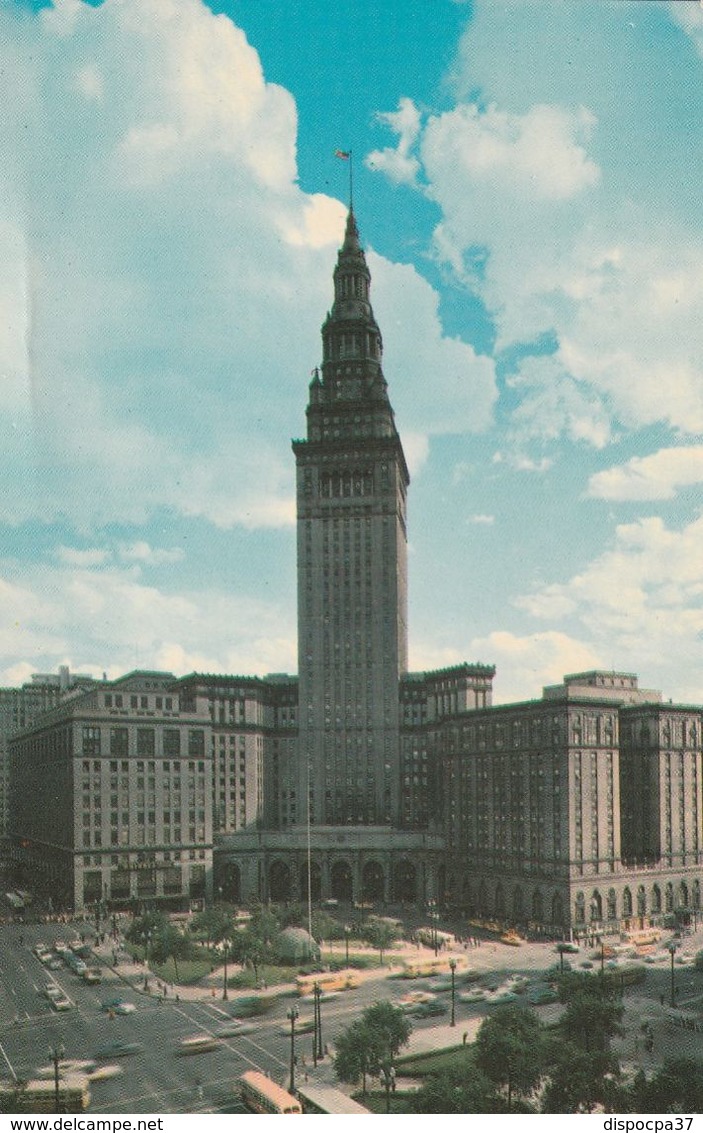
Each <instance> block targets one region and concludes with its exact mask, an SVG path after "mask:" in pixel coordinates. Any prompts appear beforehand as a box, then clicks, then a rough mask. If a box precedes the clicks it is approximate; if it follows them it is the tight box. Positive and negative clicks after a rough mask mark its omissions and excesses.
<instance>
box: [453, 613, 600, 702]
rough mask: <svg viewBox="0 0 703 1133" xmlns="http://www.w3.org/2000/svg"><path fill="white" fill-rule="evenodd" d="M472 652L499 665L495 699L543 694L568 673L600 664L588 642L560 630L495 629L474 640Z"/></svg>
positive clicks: (592, 667) (495, 700)
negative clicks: (531, 631) (524, 633)
mask: <svg viewBox="0 0 703 1133" xmlns="http://www.w3.org/2000/svg"><path fill="white" fill-rule="evenodd" d="M471 647H472V651H473V652H472V655H474V654H475V655H477V656H481V657H489V658H490V659H491V662H492V663H493V664H495V666H496V676H495V678H494V681H493V689H494V703H496V704H508V703H510V702H511V701H513V700H516V699H523V700H524V699H526V698H528V697H529V698H535V697H540V696H541V694H542V688H543V687H544V686H545V685H549V684H560V683H561V681H562V678H563V676H564V674H565V673H574V672H581V671H587V670H589V669H595V668H599V667H600V666H601V660H600V655H599V654H598V653H597V652H596V651H595V650H594V649H593V648H592V647H591V646H589V645H587V644H584V643H583V642H582V641H579V640H577V639H575V638H573V637H570V636H569V635H568V634H565V633H562V632H558V631H551V630H550V631H547V632H544V633H533V634H528V635H525V636H520V635H518V634H515V633H511V632H510V631H507V630H496V631H495V632H493V633H490V634H488V636H487V637H484V638H478V639H475V640H474V641H472V642H471Z"/></svg>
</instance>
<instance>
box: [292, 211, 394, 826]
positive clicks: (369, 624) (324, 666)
mask: <svg viewBox="0 0 703 1133" xmlns="http://www.w3.org/2000/svg"><path fill="white" fill-rule="evenodd" d="M370 282H371V281H370V274H369V269H368V267H367V264H366V258H365V256H364V253H363V251H362V249H361V246H360V243H359V234H358V231H357V226H356V221H355V218H354V214H353V212H351V211H350V213H349V216H348V219H347V227H346V233H345V237H344V244H343V246H342V248H341V249H340V252H339V258H338V262H337V266H336V268H335V271H334V303H333V306H332V309H331V311H330V313H329V314H328V316H327V318H326V320H325V323H324V326H323V328H322V345H323V360H322V367H321V371H320V370H316V371H315V375H314V377H313V380H312V382H311V384H310V400H309V403H308V407H307V438H306V439H305V440H300V441H295V442H294V444H293V451H294V453H295V459H296V468H297V521H298V677H299V688H300V700H299V744H298V752H297V775H296V777H295V797H294V798H293V799H290V800H289V807H288V817H289V819H290V818H292V817H294V816H295V817H296V818H297V820H298V822H300V821H307V819H308V817H309V818H310V821H311V822H312V823H313V824H315V823H321V824H323V825H332V826H339V825H348V824H354V825H372V826H373V825H378V824H384V825H388V824H396V825H397V823H398V820H399V815H400V800H399V701H398V681H399V678H400V677H401V675H402V674H403V673H405V671H406V669H407V655H408V643H407V637H408V630H407V520H406V507H407V489H408V483H409V476H408V470H407V466H406V463H405V457H404V455H403V448H402V445H401V443H400V437H399V436H398V432H397V430H396V427H395V422H394V419H393V410H392V408H391V404H390V401H389V398H388V389H387V385H386V381H385V379H384V376H383V370H382V365H381V359H382V342H381V334H380V331H379V329H378V326H377V324H376V320H375V319H374V315H373V310H372V308H371V303H370V301H369V287H370ZM308 808H309V816H308Z"/></svg>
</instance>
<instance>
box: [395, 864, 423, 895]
mask: <svg viewBox="0 0 703 1133" xmlns="http://www.w3.org/2000/svg"><path fill="white" fill-rule="evenodd" d="M393 897H394V900H396V901H402V902H404V903H406V904H412V903H413V902H414V901H416V900H417V874H416V872H415V866H414V865H413V863H412V862H411V861H409V860H408V859H407V858H403V859H402V861H399V862H398V863H397V865H396V867H395V871H394V876H393Z"/></svg>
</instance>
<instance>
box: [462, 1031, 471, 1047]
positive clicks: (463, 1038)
mask: <svg viewBox="0 0 703 1133" xmlns="http://www.w3.org/2000/svg"><path fill="white" fill-rule="evenodd" d="M468 1037H469V1032H468V1031H464V1033H463V1035H462V1036H461V1042H462V1046H466V1040H467V1039H468Z"/></svg>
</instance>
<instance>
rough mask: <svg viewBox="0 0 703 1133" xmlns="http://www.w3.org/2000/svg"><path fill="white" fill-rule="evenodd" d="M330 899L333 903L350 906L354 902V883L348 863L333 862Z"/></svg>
mask: <svg viewBox="0 0 703 1133" xmlns="http://www.w3.org/2000/svg"><path fill="white" fill-rule="evenodd" d="M330 884H331V888H332V897H333V898H334V900H335V901H344V902H345V903H346V904H349V905H350V904H351V903H352V901H353V900H354V882H353V879H352V871H351V866H350V865H349V862H345V861H342V862H335V863H334V865H333V866H332V872H331V875H330Z"/></svg>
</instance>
